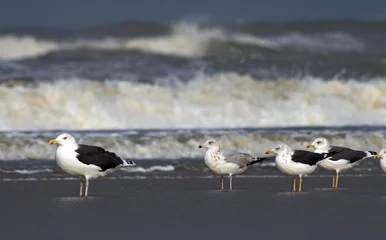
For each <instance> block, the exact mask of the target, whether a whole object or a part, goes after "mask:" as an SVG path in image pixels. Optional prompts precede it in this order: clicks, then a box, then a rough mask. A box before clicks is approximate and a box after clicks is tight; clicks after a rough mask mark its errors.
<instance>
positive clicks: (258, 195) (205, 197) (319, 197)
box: [0, 176, 386, 240]
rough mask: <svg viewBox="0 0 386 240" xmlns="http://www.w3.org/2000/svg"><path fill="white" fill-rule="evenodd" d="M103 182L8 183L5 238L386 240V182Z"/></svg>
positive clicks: (3, 191) (0, 209) (2, 209)
mask: <svg viewBox="0 0 386 240" xmlns="http://www.w3.org/2000/svg"><path fill="white" fill-rule="evenodd" d="M291 180H292V179H291V178H288V177H283V178H236V179H235V181H234V186H235V188H236V189H235V190H233V191H227V190H225V191H220V190H217V189H218V187H219V186H218V185H219V181H218V179H203V178H194V179H150V180H149V179H147V180H129V179H128V180H109V179H102V180H95V181H92V182H91V185H90V197H87V198H80V197H77V193H78V192H77V191H78V181H76V180H58V181H9V182H7V181H5V182H1V184H0V196H1V203H2V204H1V205H0V213H1V219H2V222H1V224H0V233H1V236H2V239H40V240H43V239H156V238H162V239H235V238H237V239H242V238H246V239H279V238H286V239H338V238H345V239H365V238H367V239H372V238H375V237H380V236H383V232H384V227H383V225H384V216H385V214H386V189H385V188H384V185H385V184H386V178H385V177H383V176H373V177H347V176H346V177H344V178H342V182H341V184H342V188H341V189H336V190H333V189H329V188H327V186H329V183H330V178H327V177H308V178H306V179H305V180H304V185H303V186H304V190H305V192H303V193H292V192H290V190H291Z"/></svg>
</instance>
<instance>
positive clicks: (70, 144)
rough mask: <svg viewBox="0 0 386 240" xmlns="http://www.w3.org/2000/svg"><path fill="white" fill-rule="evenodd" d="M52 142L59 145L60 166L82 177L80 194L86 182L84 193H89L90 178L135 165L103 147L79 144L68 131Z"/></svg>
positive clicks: (58, 160)
mask: <svg viewBox="0 0 386 240" xmlns="http://www.w3.org/2000/svg"><path fill="white" fill-rule="evenodd" d="M50 144H57V145H58V147H57V149H56V154H55V159H56V162H57V163H58V165H59V167H60V168H61V169H62V170H63V171H65V172H66V173H68V174H70V175H73V176H76V177H79V178H80V190H79V195H80V196H82V194H83V185H84V184H85V193H84V195H85V196H87V195H88V186H89V180H91V179H96V178H99V177H104V176H106V174H108V173H109V172H111V171H114V170H116V169H118V168H119V167H123V166H133V165H135V163H134V162H132V161H126V160H124V159H122V158H120V157H118V156H117V155H116V154H115V153H112V152H109V151H106V150H105V149H103V148H101V147H97V146H89V145H81V144H77V143H76V140H75V138H74V137H72V136H71V135H70V134H67V133H63V134H61V135H59V136H58V137H57V138H56V139H52V140H51V141H50Z"/></svg>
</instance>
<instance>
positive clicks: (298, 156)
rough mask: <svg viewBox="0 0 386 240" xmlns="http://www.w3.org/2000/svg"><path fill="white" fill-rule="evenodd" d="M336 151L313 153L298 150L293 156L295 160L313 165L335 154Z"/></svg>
mask: <svg viewBox="0 0 386 240" xmlns="http://www.w3.org/2000/svg"><path fill="white" fill-rule="evenodd" d="M335 153H336V151H333V152H330V153H313V152H309V151H304V150H296V151H294V154H293V155H292V156H291V157H292V161H293V162H299V163H303V164H307V165H310V166H313V165H315V164H317V163H318V162H319V161H321V160H323V159H325V158H327V157H329V156H331V155H333V154H335Z"/></svg>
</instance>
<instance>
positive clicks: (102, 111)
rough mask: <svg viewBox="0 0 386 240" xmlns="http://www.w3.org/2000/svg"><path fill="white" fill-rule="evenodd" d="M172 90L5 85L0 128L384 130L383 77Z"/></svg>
mask: <svg viewBox="0 0 386 240" xmlns="http://www.w3.org/2000/svg"><path fill="white" fill-rule="evenodd" d="M176 81H177V83H176V84H173V85H174V87H173V86H168V85H162V86H160V85H151V84H144V83H135V82H130V81H118V80H117V81H114V80H106V81H103V82H101V81H92V80H87V79H63V80H57V81H54V82H38V83H36V84H33V85H17V84H16V85H8V84H5V83H4V84H1V85H0V99H1V101H0V130H1V131H9V130H36V129H40V130H50V129H51V130H53V129H70V130H71V129H72V130H90V129H151V128H161V129H166V128H230V127H236V128H240V127H273V126H317V125H324V126H332V125H338V126H339V125H363V124H369V125H371V124H376V125H384V124H386V111H385V109H386V99H385V98H384V94H383V93H384V92H385V91H386V83H385V79H383V78H379V79H369V80H368V81H366V82H363V81H361V82H360V81H355V80H348V81H341V80H338V79H330V80H324V79H319V78H312V77H306V78H303V79H279V80H272V81H266V80H264V79H254V78H253V77H251V76H250V75H240V74H237V73H232V72H231V73H220V74H214V75H203V74H200V75H197V76H196V77H194V78H193V79H191V80H190V81H188V82H187V83H186V82H183V81H178V80H176Z"/></svg>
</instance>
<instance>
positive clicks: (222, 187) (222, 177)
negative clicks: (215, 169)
mask: <svg viewBox="0 0 386 240" xmlns="http://www.w3.org/2000/svg"><path fill="white" fill-rule="evenodd" d="M221 190H224V176H223V175H221Z"/></svg>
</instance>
